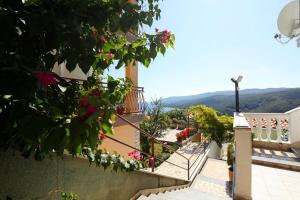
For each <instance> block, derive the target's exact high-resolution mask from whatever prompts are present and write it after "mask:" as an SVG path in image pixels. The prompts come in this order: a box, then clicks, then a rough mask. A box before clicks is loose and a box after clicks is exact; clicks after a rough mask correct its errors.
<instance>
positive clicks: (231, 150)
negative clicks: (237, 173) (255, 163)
mask: <svg viewBox="0 0 300 200" xmlns="http://www.w3.org/2000/svg"><path fill="white" fill-rule="evenodd" d="M233 159H234V148H233V144H232V143H230V144H229V145H228V146H227V164H228V166H230V167H232V166H233Z"/></svg>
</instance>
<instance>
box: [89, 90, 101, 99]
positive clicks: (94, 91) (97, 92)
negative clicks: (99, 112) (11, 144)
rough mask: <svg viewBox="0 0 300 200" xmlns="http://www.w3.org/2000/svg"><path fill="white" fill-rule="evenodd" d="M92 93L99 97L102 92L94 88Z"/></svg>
mask: <svg viewBox="0 0 300 200" xmlns="http://www.w3.org/2000/svg"><path fill="white" fill-rule="evenodd" d="M90 95H92V96H98V97H99V96H100V95H101V92H100V91H99V90H97V89H94V90H92V91H91V92H90Z"/></svg>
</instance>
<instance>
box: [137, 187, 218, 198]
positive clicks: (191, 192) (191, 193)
mask: <svg viewBox="0 0 300 200" xmlns="http://www.w3.org/2000/svg"><path fill="white" fill-rule="evenodd" d="M138 199H139V200H154V199H155V200H183V199H189V200H193V199H195V200H196V199H197V200H199V199H203V200H224V198H221V197H218V196H215V195H212V194H209V193H206V192H199V190H196V189H193V188H187V189H182V190H176V191H171V192H165V193H158V194H151V195H149V196H148V197H146V196H141V197H140V198H138Z"/></svg>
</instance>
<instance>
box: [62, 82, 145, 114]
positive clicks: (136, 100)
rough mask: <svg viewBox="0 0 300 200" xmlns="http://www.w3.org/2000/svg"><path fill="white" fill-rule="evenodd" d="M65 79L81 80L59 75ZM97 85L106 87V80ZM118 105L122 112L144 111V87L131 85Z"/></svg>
mask: <svg viewBox="0 0 300 200" xmlns="http://www.w3.org/2000/svg"><path fill="white" fill-rule="evenodd" d="M61 78H63V79H66V80H76V81H79V82H83V81H85V80H83V79H76V78H68V77H61ZM100 84H101V85H100V86H99V87H103V88H107V83H106V82H101V83H100ZM118 106H122V107H123V110H124V114H130V113H144V112H145V110H146V101H145V98H144V88H143V87H133V88H131V90H130V91H129V92H128V93H127V95H126V97H125V98H124V99H123V100H122V101H121V102H119V103H118Z"/></svg>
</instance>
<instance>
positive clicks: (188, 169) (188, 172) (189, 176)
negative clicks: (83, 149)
mask: <svg viewBox="0 0 300 200" xmlns="http://www.w3.org/2000/svg"><path fill="white" fill-rule="evenodd" d="M116 115H117V116H118V117H119V118H120V119H121V120H123V121H125V122H126V123H127V124H129V125H130V126H132V127H134V128H135V129H137V130H138V131H139V132H140V133H141V134H143V135H145V136H146V137H147V138H148V139H152V141H153V142H154V141H155V142H156V143H158V144H161V145H162V146H163V147H165V148H166V149H168V150H170V151H171V152H174V153H175V154H177V155H179V156H180V157H182V158H184V159H185V160H186V161H187V168H185V167H182V166H179V165H177V164H175V163H173V162H170V161H168V160H162V159H160V158H158V157H155V156H154V153H153V146H152V155H150V154H149V153H146V152H143V151H142V150H140V149H138V148H136V147H133V146H131V145H129V144H126V143H124V142H122V141H120V140H117V139H115V138H113V137H110V136H106V137H107V138H109V139H111V140H113V141H115V142H118V143H120V144H122V145H124V146H127V147H129V148H131V149H134V150H136V151H138V152H140V153H142V154H144V155H146V156H148V157H153V158H155V159H157V160H158V161H161V162H166V163H169V164H171V165H173V166H176V167H178V168H180V169H183V170H186V171H187V180H190V178H191V177H192V176H191V175H193V174H194V172H195V171H196V169H197V167H196V168H195V170H193V171H192V174H190V170H191V168H192V167H193V166H194V165H195V163H196V162H197V160H198V159H199V157H200V156H201V155H202V152H203V151H204V153H205V151H206V145H205V144H203V145H199V146H198V147H197V148H196V149H195V150H194V151H193V153H192V155H191V156H190V157H189V158H187V157H186V156H184V155H182V154H181V153H179V152H177V151H174V149H173V148H170V147H169V146H168V145H165V144H164V142H161V141H160V140H158V139H156V138H155V137H154V136H152V135H151V134H149V133H147V132H146V131H144V130H142V129H141V128H139V127H138V126H136V125H135V124H134V123H132V122H130V121H129V120H127V119H126V118H124V117H123V116H121V115H119V114H116ZM152 145H153V143H152ZM202 147H204V148H203V149H202V150H201V151H200V154H199V155H198V156H197V158H196V160H195V161H194V162H193V163H192V164H191V165H190V160H191V158H192V157H193V156H194V155H195V154H196V152H197V151H198V150H199V148H202ZM198 165H199V164H198ZM198 165H197V166H198ZM153 171H154V167H152V172H153Z"/></svg>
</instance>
